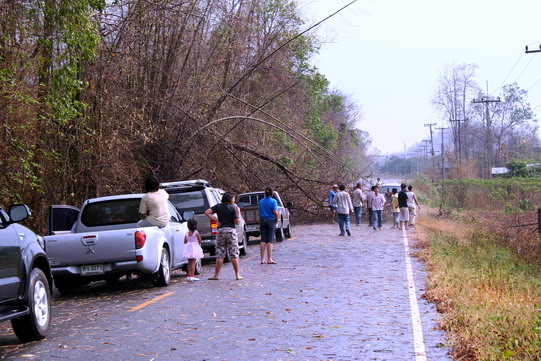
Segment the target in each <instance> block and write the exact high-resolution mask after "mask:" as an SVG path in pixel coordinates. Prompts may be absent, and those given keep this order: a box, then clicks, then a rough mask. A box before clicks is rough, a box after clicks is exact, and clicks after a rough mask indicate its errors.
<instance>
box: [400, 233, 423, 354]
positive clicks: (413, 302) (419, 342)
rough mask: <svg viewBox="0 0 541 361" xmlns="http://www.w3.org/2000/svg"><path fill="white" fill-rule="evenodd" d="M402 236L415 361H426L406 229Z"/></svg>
mask: <svg viewBox="0 0 541 361" xmlns="http://www.w3.org/2000/svg"><path fill="white" fill-rule="evenodd" d="M402 236H403V237H404V253H405V255H406V273H407V276H408V290H409V298H410V308H411V324H412V326H413V344H414V348H415V360H416V361H426V350H425V341H424V337H423V325H422V323H421V315H420V314H419V304H418V303H417V293H416V288H415V281H414V280H413V270H412V268H411V257H410V247H409V240H408V234H407V233H406V230H404V229H403V230H402Z"/></svg>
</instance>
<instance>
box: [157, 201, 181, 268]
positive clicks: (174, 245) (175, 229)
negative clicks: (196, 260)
mask: <svg viewBox="0 0 541 361" xmlns="http://www.w3.org/2000/svg"><path fill="white" fill-rule="evenodd" d="M169 213H170V214H171V219H170V220H169V225H168V226H167V227H165V228H161V229H162V230H163V232H164V234H165V237H166V238H167V240H168V242H169V244H170V245H171V253H172V254H171V260H172V262H171V265H172V266H173V267H177V266H178V265H180V264H182V263H186V258H184V256H183V255H182V254H183V253H184V235H185V234H186V232H185V231H184V230H185V225H183V224H182V222H181V221H182V218H181V217H180V215H179V214H178V212H177V210H176V209H175V207H173V206H172V205H171V204H170V205H169Z"/></svg>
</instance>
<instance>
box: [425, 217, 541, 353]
mask: <svg viewBox="0 0 541 361" xmlns="http://www.w3.org/2000/svg"><path fill="white" fill-rule="evenodd" d="M425 210H426V208H425ZM466 219H471V218H470V217H466ZM418 246H419V247H420V252H419V257H421V258H422V259H423V260H424V261H425V263H426V265H427V267H428V269H429V279H428V282H427V289H428V291H427V293H426V297H427V299H429V300H430V301H433V302H435V303H436V304H437V307H438V310H439V311H441V312H442V314H443V316H442V321H441V325H442V327H443V328H444V329H445V330H447V332H448V333H449V337H450V345H451V346H452V348H453V357H454V359H456V360H540V359H541V312H540V311H541V310H540V308H541V272H540V269H539V267H538V266H537V265H532V264H529V263H528V262H526V261H524V260H522V259H521V258H519V257H517V255H516V254H515V253H513V252H512V251H511V250H510V249H509V248H507V247H503V246H502V245H501V240H500V239H498V237H494V235H493V232H487V231H486V230H484V229H483V227H481V224H480V223H479V222H470V221H465V220H464V218H462V219H448V218H447V219H444V218H438V217H437V214H436V212H435V211H434V210H431V211H430V212H426V211H425V212H424V215H423V217H421V218H420V219H419V225H418Z"/></svg>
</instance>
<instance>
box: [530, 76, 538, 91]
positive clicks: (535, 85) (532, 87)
mask: <svg viewBox="0 0 541 361" xmlns="http://www.w3.org/2000/svg"><path fill="white" fill-rule="evenodd" d="M539 82H541V78H539V79H538V80H537V81H536V82H535V84H534V85H532V86H531V87H530V88H529V89H528V91H530V90H532V89H533V88H534V87H535V86H536V85H537V84H539Z"/></svg>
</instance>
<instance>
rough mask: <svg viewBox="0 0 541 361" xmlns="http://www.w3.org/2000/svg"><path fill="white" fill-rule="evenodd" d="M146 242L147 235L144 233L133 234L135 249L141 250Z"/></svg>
mask: <svg viewBox="0 0 541 361" xmlns="http://www.w3.org/2000/svg"><path fill="white" fill-rule="evenodd" d="M146 242H147V234H146V233H145V231H137V232H135V249H141V248H143V247H144V246H145V243H146Z"/></svg>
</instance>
